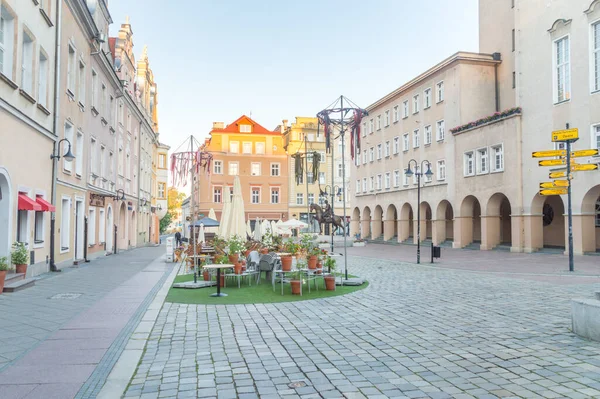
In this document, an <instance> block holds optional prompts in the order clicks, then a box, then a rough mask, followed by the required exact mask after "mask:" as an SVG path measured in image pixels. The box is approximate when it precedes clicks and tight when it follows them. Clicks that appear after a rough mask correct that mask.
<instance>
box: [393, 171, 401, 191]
mask: <svg viewBox="0 0 600 399" xmlns="http://www.w3.org/2000/svg"><path fill="white" fill-rule="evenodd" d="M399 186H400V171H399V170H395V171H394V187H399Z"/></svg>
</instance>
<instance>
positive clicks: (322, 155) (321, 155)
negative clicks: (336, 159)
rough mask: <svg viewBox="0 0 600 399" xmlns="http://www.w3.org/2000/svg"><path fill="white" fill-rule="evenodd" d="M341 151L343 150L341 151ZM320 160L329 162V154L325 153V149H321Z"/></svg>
mask: <svg viewBox="0 0 600 399" xmlns="http://www.w3.org/2000/svg"><path fill="white" fill-rule="evenodd" d="M340 153H341V151H340ZM319 162H321V163H325V162H327V155H325V151H319Z"/></svg>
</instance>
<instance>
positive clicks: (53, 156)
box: [50, 139, 75, 272]
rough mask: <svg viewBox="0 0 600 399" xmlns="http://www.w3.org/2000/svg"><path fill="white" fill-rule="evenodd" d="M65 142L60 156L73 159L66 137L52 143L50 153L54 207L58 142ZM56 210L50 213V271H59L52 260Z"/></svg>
mask: <svg viewBox="0 0 600 399" xmlns="http://www.w3.org/2000/svg"><path fill="white" fill-rule="evenodd" d="M63 141H64V142H66V143H67V144H69V147H67V152H66V153H65V154H63V155H62V156H63V157H64V158H65V160H66V161H69V162H72V161H73V160H74V159H75V155H73V153H72V152H71V142H70V141H69V140H67V139H61V140H59V141H58V143H56V144H55V145H54V150H53V151H52V154H51V155H50V159H51V160H52V205H53V206H54V207H55V209H56V173H57V170H56V168H57V163H58V160H59V159H60V158H61V155H60V144H61V143H62V142H63ZM55 227H56V210H55V211H53V212H51V213H50V271H53V272H57V271H60V270H58V269H57V268H56V263H55V260H54V245H55V241H56V237H55V233H56V228H55Z"/></svg>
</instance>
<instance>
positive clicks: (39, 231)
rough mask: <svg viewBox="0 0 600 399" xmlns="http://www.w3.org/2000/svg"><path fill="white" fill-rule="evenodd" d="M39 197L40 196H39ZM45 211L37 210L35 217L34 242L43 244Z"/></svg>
mask: <svg viewBox="0 0 600 399" xmlns="http://www.w3.org/2000/svg"><path fill="white" fill-rule="evenodd" d="M38 197H39V196H38ZM44 225H45V224H44V212H42V211H35V213H34V217H33V243H34V244H42V243H43V242H44V234H45V231H44Z"/></svg>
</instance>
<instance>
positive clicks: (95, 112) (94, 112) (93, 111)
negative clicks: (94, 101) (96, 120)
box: [90, 105, 104, 119]
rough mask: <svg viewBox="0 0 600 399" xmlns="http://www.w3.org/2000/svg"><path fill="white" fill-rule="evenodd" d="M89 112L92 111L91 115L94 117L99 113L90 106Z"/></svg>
mask: <svg viewBox="0 0 600 399" xmlns="http://www.w3.org/2000/svg"><path fill="white" fill-rule="evenodd" d="M90 111H92V115H94V116H98V114H99V113H100V112H98V110H97V109H96V107H94V106H93V105H92V106H91V108H90ZM103 119H104V118H103Z"/></svg>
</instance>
